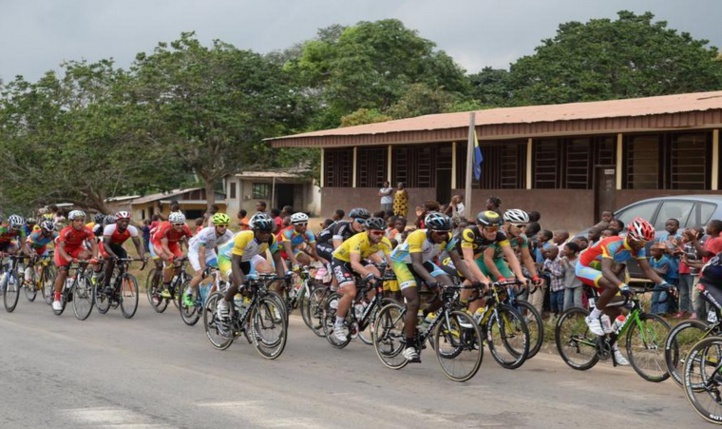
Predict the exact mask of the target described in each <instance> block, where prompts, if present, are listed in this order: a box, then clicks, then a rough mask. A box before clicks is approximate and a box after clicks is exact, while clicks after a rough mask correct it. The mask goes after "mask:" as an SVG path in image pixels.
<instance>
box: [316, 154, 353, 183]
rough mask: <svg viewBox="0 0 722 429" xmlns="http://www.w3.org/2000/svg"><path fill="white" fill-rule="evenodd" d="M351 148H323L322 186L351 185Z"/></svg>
mask: <svg viewBox="0 0 722 429" xmlns="http://www.w3.org/2000/svg"><path fill="white" fill-rule="evenodd" d="M352 164H353V148H343V149H325V150H324V151H323V173H324V178H323V186H329V187H332V188H350V187H351V172H352V170H351V168H352V167H353V166H352Z"/></svg>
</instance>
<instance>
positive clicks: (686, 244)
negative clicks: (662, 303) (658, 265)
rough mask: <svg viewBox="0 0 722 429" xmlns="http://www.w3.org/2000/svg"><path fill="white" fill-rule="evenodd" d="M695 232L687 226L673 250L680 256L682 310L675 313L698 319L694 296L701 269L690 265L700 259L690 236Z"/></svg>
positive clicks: (680, 316)
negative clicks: (696, 279)
mask: <svg viewBox="0 0 722 429" xmlns="http://www.w3.org/2000/svg"><path fill="white" fill-rule="evenodd" d="M694 233H697V234H699V233H701V228H700V231H699V232H693V230H692V229H691V228H687V229H685V230H684V232H683V233H682V234H681V237H682V238H681V239H680V240H677V241H676V244H675V248H674V250H673V251H672V254H673V255H677V256H678V257H679V271H678V274H679V285H678V288H679V309H680V312H679V313H677V314H676V315H675V317H677V318H683V317H685V316H689V317H690V318H693V319H696V318H697V314H696V312H695V301H694V299H693V297H694V285H695V276H697V275H698V274H699V269H698V268H696V267H692V266H690V264H693V263H694V262H697V261H699V260H700V258H699V257H698V256H697V251H696V250H694V246H692V243H691V241H690V237H691V236H692V234H694Z"/></svg>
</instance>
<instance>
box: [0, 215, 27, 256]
mask: <svg viewBox="0 0 722 429" xmlns="http://www.w3.org/2000/svg"><path fill="white" fill-rule="evenodd" d="M24 226H25V220H24V219H23V218H22V216H19V215H15V214H14V215H10V216H9V217H8V220H7V222H5V223H3V224H1V225H0V257H3V256H5V255H15V254H17V253H18V251H19V250H22V251H23V253H24V254H26V255H28V254H30V249H29V247H28V244H27V243H26V241H25V240H26V239H27V237H26V236H25V231H24V229H23V227H24Z"/></svg>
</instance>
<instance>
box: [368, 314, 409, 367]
mask: <svg viewBox="0 0 722 429" xmlns="http://www.w3.org/2000/svg"><path fill="white" fill-rule="evenodd" d="M405 316H406V307H404V306H402V305H400V304H397V303H391V304H388V305H386V306H384V307H383V308H382V309H381V310H379V312H378V314H377V315H376V322H375V323H374V325H373V330H372V331H371V332H372V338H373V340H374V349H375V350H376V355H377V356H378V357H379V359H380V360H381V363H382V364H384V366H386V367H387V368H391V369H401V368H403V367H405V366H406V365H408V363H409V361H408V360H406V358H405V357H404V355H403V354H402V352H403V351H404V348H405V347H406V337H405V336H404V317H405Z"/></svg>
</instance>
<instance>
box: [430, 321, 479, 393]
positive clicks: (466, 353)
mask: <svg viewBox="0 0 722 429" xmlns="http://www.w3.org/2000/svg"><path fill="white" fill-rule="evenodd" d="M439 317H442V318H443V320H442V321H441V323H440V324H439V325H438V326H437V327H436V330H435V331H434V345H435V346H436V360H438V361H439V365H440V366H441V369H442V370H443V371H444V374H446V376H447V377H448V378H449V379H451V380H454V381H459V382H461V381H467V380H469V379H471V377H473V376H474V375H476V373H477V371H479V367H480V366H481V360H482V359H483V358H484V346H483V344H482V338H483V337H482V335H481V329H480V328H479V325H478V324H477V323H476V321H475V320H474V318H472V317H471V316H470V315H469V314H467V313H466V312H463V311H454V312H452V313H450V314H449V316H448V318H447V317H446V315H444V314H442V315H440V316H439Z"/></svg>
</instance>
